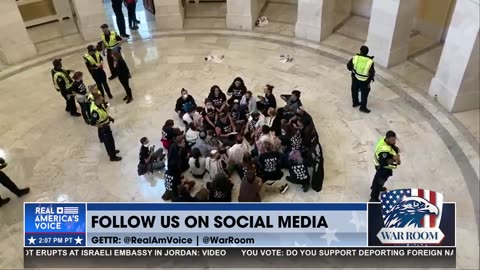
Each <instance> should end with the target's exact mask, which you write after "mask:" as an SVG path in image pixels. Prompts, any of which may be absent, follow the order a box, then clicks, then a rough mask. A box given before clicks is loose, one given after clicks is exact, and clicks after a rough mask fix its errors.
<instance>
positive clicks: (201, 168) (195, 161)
mask: <svg viewBox="0 0 480 270" xmlns="http://www.w3.org/2000/svg"><path fill="white" fill-rule="evenodd" d="M205 163H206V159H205V158H204V157H202V153H201V152H200V150H199V149H198V148H193V149H192V156H191V157H190V159H189V160H188V165H190V172H191V173H192V176H193V177H195V178H198V179H203V176H204V175H205V171H206V169H205Z"/></svg>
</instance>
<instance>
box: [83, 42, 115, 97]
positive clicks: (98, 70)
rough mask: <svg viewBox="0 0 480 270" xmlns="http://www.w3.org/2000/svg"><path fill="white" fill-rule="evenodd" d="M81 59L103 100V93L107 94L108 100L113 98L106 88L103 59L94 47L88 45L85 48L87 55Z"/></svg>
mask: <svg viewBox="0 0 480 270" xmlns="http://www.w3.org/2000/svg"><path fill="white" fill-rule="evenodd" d="M83 58H84V60H85V65H86V66H87V69H88V71H89V72H90V75H92V78H93V80H94V81H95V83H96V84H97V88H98V90H100V92H101V93H102V96H103V97H104V98H105V92H107V95H108V98H109V99H112V98H113V96H112V93H111V92H110V87H109V86H108V82H107V74H106V73H105V71H104V70H103V57H102V56H101V55H100V52H99V51H98V50H97V48H96V47H95V46H93V45H89V46H88V47H87V53H86V54H85V55H84V56H83Z"/></svg>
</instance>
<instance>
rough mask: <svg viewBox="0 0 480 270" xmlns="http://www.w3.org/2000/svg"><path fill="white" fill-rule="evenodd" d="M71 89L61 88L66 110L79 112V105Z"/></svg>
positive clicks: (71, 112)
mask: <svg viewBox="0 0 480 270" xmlns="http://www.w3.org/2000/svg"><path fill="white" fill-rule="evenodd" d="M71 93H72V92H71V91H68V90H66V91H64V90H60V94H62V97H63V98H64V99H65V103H66V105H65V111H67V112H69V113H70V114H73V113H76V112H77V105H76V104H75V96H74V95H72V94H71Z"/></svg>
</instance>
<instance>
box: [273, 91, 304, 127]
mask: <svg viewBox="0 0 480 270" xmlns="http://www.w3.org/2000/svg"><path fill="white" fill-rule="evenodd" d="M300 95H301V92H300V91H298V90H293V91H292V94H291V95H280V98H281V99H282V100H283V101H285V103H286V105H285V106H284V107H283V108H279V109H278V115H279V116H280V117H281V118H282V119H285V120H287V121H288V120H289V119H290V118H291V117H293V116H294V115H295V113H296V112H297V108H298V107H300V106H303V105H302V101H301V100H300Z"/></svg>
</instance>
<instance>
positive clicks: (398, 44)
mask: <svg viewBox="0 0 480 270" xmlns="http://www.w3.org/2000/svg"><path fill="white" fill-rule="evenodd" d="M416 7H417V1H416V0H401V1H399V0H373V5H372V13H371V16H370V24H369V26H368V37H367V46H368V47H369V48H370V55H374V56H375V63H377V64H379V65H381V66H383V67H390V66H394V65H396V64H399V63H401V62H403V61H405V60H406V59H407V56H408V44H409V42H408V41H409V39H410V31H411V29H412V24H413V18H414V17H415V15H416Z"/></svg>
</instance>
